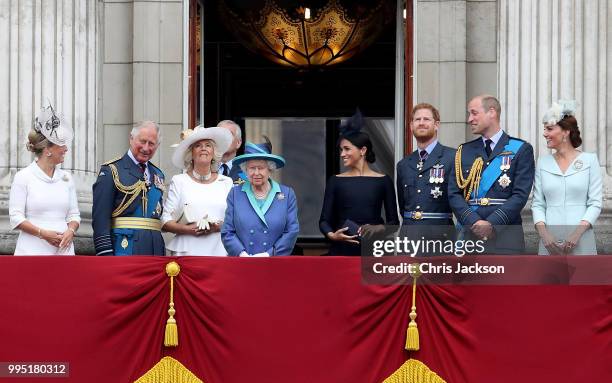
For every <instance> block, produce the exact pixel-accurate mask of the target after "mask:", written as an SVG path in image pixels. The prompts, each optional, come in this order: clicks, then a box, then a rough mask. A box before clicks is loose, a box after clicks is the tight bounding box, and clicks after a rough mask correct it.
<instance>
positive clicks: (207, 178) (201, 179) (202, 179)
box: [191, 169, 212, 182]
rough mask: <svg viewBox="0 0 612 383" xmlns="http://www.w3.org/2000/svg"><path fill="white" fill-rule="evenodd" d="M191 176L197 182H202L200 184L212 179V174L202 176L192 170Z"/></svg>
mask: <svg viewBox="0 0 612 383" xmlns="http://www.w3.org/2000/svg"><path fill="white" fill-rule="evenodd" d="M191 174H192V176H193V178H195V179H196V180H198V181H200V182H204V181H208V180H209V179H210V177H212V172H210V171H209V172H208V174H206V175H203V176H202V175H200V174H198V172H196V171H195V169H191Z"/></svg>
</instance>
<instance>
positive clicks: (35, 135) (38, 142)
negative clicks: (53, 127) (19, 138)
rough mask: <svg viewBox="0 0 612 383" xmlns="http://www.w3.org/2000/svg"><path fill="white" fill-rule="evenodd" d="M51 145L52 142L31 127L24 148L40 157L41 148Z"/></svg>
mask: <svg viewBox="0 0 612 383" xmlns="http://www.w3.org/2000/svg"><path fill="white" fill-rule="evenodd" d="M51 145H53V143H52V142H51V141H49V140H48V139H47V138H46V137H45V136H44V135H43V134H42V133H41V132H38V131H36V130H34V129H31V130H30V133H28V142H27V143H26V149H28V151H30V152H32V153H34V155H35V156H36V157H40V156H41V155H42V152H43V150H44V149H45V148H48V147H50V146H51Z"/></svg>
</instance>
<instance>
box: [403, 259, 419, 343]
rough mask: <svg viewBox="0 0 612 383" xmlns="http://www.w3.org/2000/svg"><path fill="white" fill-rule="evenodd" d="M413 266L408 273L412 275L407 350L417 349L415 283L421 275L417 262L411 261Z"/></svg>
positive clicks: (417, 330) (417, 331) (417, 329)
mask: <svg viewBox="0 0 612 383" xmlns="http://www.w3.org/2000/svg"><path fill="white" fill-rule="evenodd" d="M412 265H414V266H415V267H414V268H409V270H410V269H412V270H414V271H413V272H411V273H410V275H411V276H412V309H411V310H410V323H409V324H408V329H407V330H406V350H408V351H418V350H419V347H420V345H419V328H418V327H417V323H416V317H417V313H416V285H417V278H419V277H420V276H421V273H420V271H419V264H418V263H413V264H412Z"/></svg>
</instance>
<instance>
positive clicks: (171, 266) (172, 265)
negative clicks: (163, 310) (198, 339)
mask: <svg viewBox="0 0 612 383" xmlns="http://www.w3.org/2000/svg"><path fill="white" fill-rule="evenodd" d="M180 272H181V267H180V266H179V264H178V263H176V262H174V261H172V262H169V263H168V264H167V265H166V274H168V277H170V303H169V306H170V308H169V309H168V315H169V318H168V320H167V321H166V332H165V333H164V346H166V347H176V346H178V327H177V325H176V319H174V314H176V310H175V309H174V277H176V276H177V275H179V273H180Z"/></svg>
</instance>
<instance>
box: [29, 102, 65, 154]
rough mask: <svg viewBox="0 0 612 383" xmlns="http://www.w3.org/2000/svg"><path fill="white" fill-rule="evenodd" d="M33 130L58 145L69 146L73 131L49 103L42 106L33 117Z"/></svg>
mask: <svg viewBox="0 0 612 383" xmlns="http://www.w3.org/2000/svg"><path fill="white" fill-rule="evenodd" d="M34 130H35V131H37V132H39V133H41V134H42V135H43V136H45V138H46V139H47V140H49V141H51V142H52V143H54V144H55V145H58V146H64V145H66V146H70V144H71V142H72V138H73V137H74V132H73V131H72V129H71V128H70V127H69V126H68V123H67V121H66V120H65V119H64V118H62V117H61V116H58V115H57V114H56V113H55V110H54V109H53V107H52V106H51V105H49V106H47V107H45V108H42V109H41V110H40V111H39V112H38V114H37V115H36V118H35V119H34Z"/></svg>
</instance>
